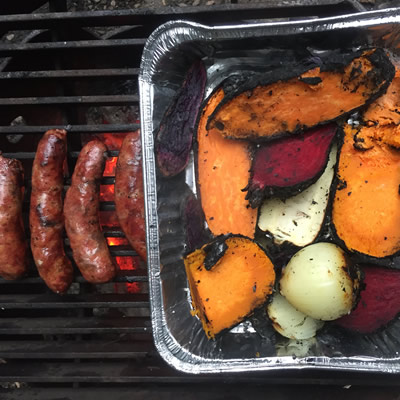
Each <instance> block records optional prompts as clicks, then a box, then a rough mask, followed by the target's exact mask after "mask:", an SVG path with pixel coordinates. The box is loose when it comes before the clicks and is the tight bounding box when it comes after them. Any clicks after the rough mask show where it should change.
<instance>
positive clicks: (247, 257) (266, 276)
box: [184, 235, 275, 338]
mask: <svg viewBox="0 0 400 400" xmlns="http://www.w3.org/2000/svg"><path fill="white" fill-rule="evenodd" d="M206 260H207V262H208V265H207V268H206V265H205V262H206ZM212 260H214V261H213V262H214V264H213V265H212V262H211V261H212ZM184 261H185V268H186V274H187V277H188V280H189V287H190V293H191V296H192V304H193V308H194V314H196V315H197V316H198V317H199V318H200V320H201V322H202V324H203V328H204V331H205V333H206V335H207V337H208V338H213V337H215V335H217V334H218V333H220V332H222V331H223V330H225V329H229V328H231V327H233V326H234V325H236V324H238V323H239V322H241V321H242V320H243V319H244V318H245V317H247V316H249V315H250V314H251V313H252V312H253V310H254V309H255V308H257V307H259V306H261V305H262V304H264V303H265V302H266V300H267V297H268V295H269V294H271V292H272V289H273V286H274V282H275V271H274V266H273V264H272V262H271V260H270V259H269V258H268V256H267V255H266V254H265V252H264V250H262V249H261V247H259V246H258V244H256V243H255V242H253V241H252V240H251V239H249V238H246V237H244V236H234V235H231V236H227V237H224V236H222V237H221V236H220V237H218V238H216V239H215V241H214V242H212V243H210V244H208V245H206V246H203V247H202V248H201V249H199V250H196V251H194V252H193V253H191V254H189V255H188V256H187V257H186V258H185V260H184Z"/></svg>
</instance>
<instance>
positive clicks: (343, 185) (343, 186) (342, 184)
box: [337, 179, 347, 190]
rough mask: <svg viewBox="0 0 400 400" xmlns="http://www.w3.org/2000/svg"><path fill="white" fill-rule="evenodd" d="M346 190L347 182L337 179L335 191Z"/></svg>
mask: <svg viewBox="0 0 400 400" xmlns="http://www.w3.org/2000/svg"><path fill="white" fill-rule="evenodd" d="M346 188H347V182H346V181H345V180H343V179H339V182H338V185H337V190H343V189H346Z"/></svg>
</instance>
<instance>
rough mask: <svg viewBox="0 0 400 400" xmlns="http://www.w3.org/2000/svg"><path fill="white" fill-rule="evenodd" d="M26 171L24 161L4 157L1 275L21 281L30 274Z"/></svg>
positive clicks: (0, 164)
mask: <svg viewBox="0 0 400 400" xmlns="http://www.w3.org/2000/svg"><path fill="white" fill-rule="evenodd" d="M23 184H24V171H23V167H22V164H21V162H20V161H18V160H13V159H9V158H5V157H3V156H2V155H0V275H1V276H2V277H3V278H4V279H17V278H19V277H21V276H22V275H24V274H25V273H26V272H27V270H28V256H27V254H28V252H27V251H28V243H27V241H26V237H25V232H24V225H23V222H22V200H23Z"/></svg>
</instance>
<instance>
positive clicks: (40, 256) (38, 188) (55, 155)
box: [29, 129, 74, 293]
mask: <svg viewBox="0 0 400 400" xmlns="http://www.w3.org/2000/svg"><path fill="white" fill-rule="evenodd" d="M66 155H67V132H66V131H65V130H61V129H54V130H50V131H47V132H46V133H45V134H44V135H43V137H42V139H41V140H40V142H39V145H38V147H37V150H36V156H35V160H34V162H33V169H32V194H31V205H30V213H29V223H30V227H31V249H32V254H33V258H34V260H35V264H36V267H37V269H38V271H39V275H40V276H41V277H42V279H43V280H44V281H45V282H46V284H47V286H48V287H49V288H50V289H51V290H53V291H54V292H56V293H63V292H65V291H66V290H68V288H69V286H70V285H71V282H72V279H73V276H74V270H73V267H72V263H71V261H70V260H69V259H68V258H67V256H66V255H65V252H64V243H63V231H64V214H63V199H62V195H63V189H64V174H63V172H64V171H63V166H64V161H65V157H66Z"/></svg>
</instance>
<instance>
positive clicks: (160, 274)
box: [139, 8, 400, 374]
mask: <svg viewBox="0 0 400 400" xmlns="http://www.w3.org/2000/svg"><path fill="white" fill-rule="evenodd" d="M344 44H345V45H346V46H347V47H354V48H357V47H358V46H362V45H364V46H365V45H367V44H368V45H372V46H373V45H376V46H383V47H387V48H389V49H391V50H392V51H393V52H394V53H396V49H397V47H399V45H400V9H397V8H393V9H387V10H383V11H374V12H364V13H359V14H354V15H345V16H339V17H333V18H323V19H309V20H301V21H299V20H297V21H289V22H268V23H256V24H247V25H234V26H220V27H210V26H204V25H199V24H196V23H191V22H187V21H174V22H169V23H166V24H164V25H162V26H161V27H159V28H158V29H157V30H156V31H155V32H154V33H153V34H152V35H151V36H150V38H149V39H148V41H147V44H146V46H145V49H144V52H143V58H142V64H141V71H140V76H139V85H140V97H141V99H140V101H141V124H142V138H143V169H144V188H145V209H146V218H147V226H146V228H147V245H148V269H149V283H150V300H151V316H152V324H153V334H154V341H155V344H156V347H157V349H158V351H159V352H160V354H161V356H162V357H163V358H164V359H165V360H166V361H167V362H168V363H169V364H170V365H171V366H173V367H175V368H176V369H178V370H181V371H185V372H190V373H197V374H200V373H220V372H239V371H247V372H248V371H260V370H271V371H272V370H283V369H285V370H286V369H304V368H308V369H334V370H340V371H350V370H356V371H374V372H382V373H395V372H400V357H399V351H400V319H398V320H396V321H394V322H392V323H391V324H390V325H389V326H388V327H387V328H386V329H384V330H382V331H380V332H377V333H375V334H372V335H367V336H361V335H352V334H349V333H346V332H343V331H342V330H339V329H338V328H337V329H335V328H334V327H333V328H332V327H330V328H329V329H323V330H322V331H320V332H319V334H318V336H317V337H316V338H314V339H311V340H306V341H301V342H299V341H293V340H289V339H285V338H283V337H281V336H280V335H278V334H275V333H274V332H271V331H269V330H268V329H261V331H262V332H263V334H261V335H260V334H259V333H258V332H259V331H260V329H258V328H260V327H259V326H257V325H259V324H260V323H261V324H262V321H261V322H260V321H257V320H253V321H247V322H245V323H242V324H241V325H239V326H238V327H235V328H234V329H232V330H231V331H229V332H227V333H225V334H223V335H221V336H220V337H219V338H217V340H215V341H212V340H207V338H206V336H205V334H204V332H203V329H202V327H201V323H200V321H199V320H198V319H197V318H195V317H193V316H192V315H191V312H190V311H191V304H190V293H189V289H188V283H187V279H186V274H185V270H184V265H183V262H182V255H183V254H184V252H185V239H184V238H185V235H184V231H183V223H182V219H181V216H180V204H181V200H182V198H183V197H184V196H185V194H186V193H188V191H192V192H193V193H196V185H195V179H194V176H195V174H194V165H193V162H190V163H189V166H188V167H187V169H186V171H184V172H183V173H181V174H179V175H178V176H176V177H175V178H172V179H164V178H162V177H160V176H159V175H158V174H157V169H156V166H155V157H154V152H153V137H154V133H155V132H156V131H157V128H158V126H159V123H160V119H161V117H162V115H163V114H164V112H165V110H166V108H167V106H168V104H169V102H170V101H171V99H172V98H173V96H174V94H175V93H176V91H177V89H178V88H179V86H180V85H181V83H182V81H183V78H184V76H185V73H186V72H187V70H188V68H189V66H190V65H191V63H192V62H193V61H194V60H195V59H196V58H198V57H201V58H203V60H204V62H205V64H206V66H207V74H208V83H207V94H209V93H210V92H211V91H212V90H213V88H214V87H215V86H216V85H217V84H218V83H219V82H221V80H222V79H223V78H226V77H227V76H229V75H230V74H231V73H233V72H235V71H237V70H250V71H251V70H257V69H259V68H267V67H268V62H269V60H270V59H271V57H270V55H271V52H281V54H282V64H284V63H285V62H286V61H287V60H288V59H290V58H291V57H294V56H295V53H296V52H297V51H299V49H309V51H311V52H312V51H316V52H318V51H324V49H335V48H339V47H342V46H343V45H344ZM272 58H274V57H272ZM275 58H276V57H275ZM192 159H193V158H192ZM254 328H256V329H257V332H256V330H255V329H254Z"/></svg>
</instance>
